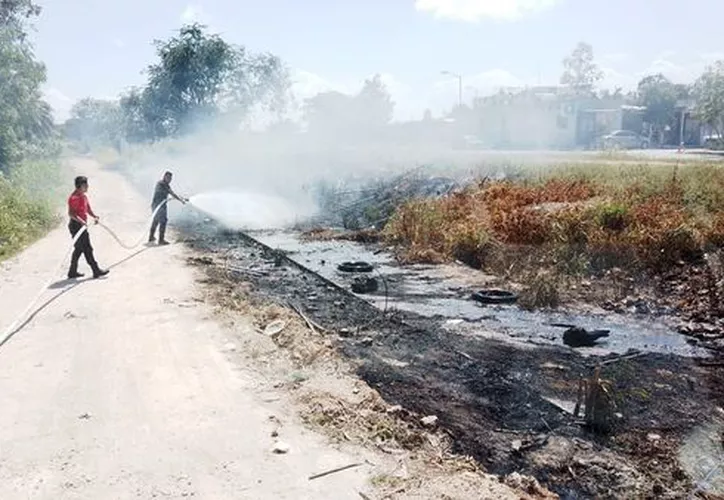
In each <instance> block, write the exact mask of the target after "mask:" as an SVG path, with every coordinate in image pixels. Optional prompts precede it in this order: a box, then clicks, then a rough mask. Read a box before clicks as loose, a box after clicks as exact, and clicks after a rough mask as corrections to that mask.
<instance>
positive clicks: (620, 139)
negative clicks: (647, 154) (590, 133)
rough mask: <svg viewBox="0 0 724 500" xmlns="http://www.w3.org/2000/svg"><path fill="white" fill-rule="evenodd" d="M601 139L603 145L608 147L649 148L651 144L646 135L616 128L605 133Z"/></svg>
mask: <svg viewBox="0 0 724 500" xmlns="http://www.w3.org/2000/svg"><path fill="white" fill-rule="evenodd" d="M601 140H602V143H603V147H604V148H607V149H610V148H621V149H647V148H648V147H649V144H650V143H649V140H648V139H647V138H646V137H644V136H642V135H641V134H637V133H636V132H633V131H631V130H616V131H615V132H611V133H610V134H608V135H604V136H603V137H602V138H601Z"/></svg>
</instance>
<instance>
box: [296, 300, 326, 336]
mask: <svg viewBox="0 0 724 500" xmlns="http://www.w3.org/2000/svg"><path fill="white" fill-rule="evenodd" d="M288 304H289V307H291V308H292V309H293V310H294V312H295V313H297V314H298V315H299V317H300V318H302V319H303V320H304V322H305V323H306V324H307V327H309V329H310V330H312V332H313V333H317V330H319V331H320V332H324V333H327V329H326V328H324V327H323V326H320V325H319V324H317V323H315V322H314V321H312V320H311V319H309V317H307V315H306V314H304V312H303V311H302V309H301V307H297V306H295V305H294V304H292V303H291V302H289V303H288Z"/></svg>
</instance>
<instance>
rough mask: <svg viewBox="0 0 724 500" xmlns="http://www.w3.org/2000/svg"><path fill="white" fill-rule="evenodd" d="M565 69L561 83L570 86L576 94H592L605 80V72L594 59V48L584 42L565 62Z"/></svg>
mask: <svg viewBox="0 0 724 500" xmlns="http://www.w3.org/2000/svg"><path fill="white" fill-rule="evenodd" d="M563 69H564V71H563V75H561V83H562V84H564V85H570V87H571V89H572V90H573V91H574V92H576V93H580V94H590V93H592V92H593V90H594V88H595V86H596V84H597V83H598V82H599V81H601V79H602V78H603V72H602V71H601V70H600V68H599V67H598V65H597V64H596V63H595V62H594V59H593V47H591V46H590V45H589V44H587V43H584V42H580V43H579V44H578V45H577V46H576V48H575V49H573V52H571V54H570V55H569V56H568V57H566V58H565V59H564V60H563Z"/></svg>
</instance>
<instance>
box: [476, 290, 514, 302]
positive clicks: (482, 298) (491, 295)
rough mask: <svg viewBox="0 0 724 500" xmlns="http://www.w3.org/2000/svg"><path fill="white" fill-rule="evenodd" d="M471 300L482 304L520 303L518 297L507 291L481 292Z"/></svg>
mask: <svg viewBox="0 0 724 500" xmlns="http://www.w3.org/2000/svg"><path fill="white" fill-rule="evenodd" d="M471 298H472V299H473V300H474V301H476V302H480V303H481V304H515V303H516V302H517V301H518V295H516V294H514V293H513V292H507V291H505V290H480V291H479V292H475V293H474V294H473V295H472V297H471Z"/></svg>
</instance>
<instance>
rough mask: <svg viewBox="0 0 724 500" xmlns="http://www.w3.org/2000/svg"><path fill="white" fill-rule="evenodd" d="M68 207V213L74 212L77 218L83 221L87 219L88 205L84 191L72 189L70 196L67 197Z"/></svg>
mask: <svg viewBox="0 0 724 500" xmlns="http://www.w3.org/2000/svg"><path fill="white" fill-rule="evenodd" d="M68 208H69V209H70V213H72V214H75V216H76V217H77V218H78V219H80V220H82V221H83V222H87V221H88V209H89V208H90V206H89V203H88V197H87V196H86V195H85V193H81V192H78V191H73V193H71V195H70V198H68Z"/></svg>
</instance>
